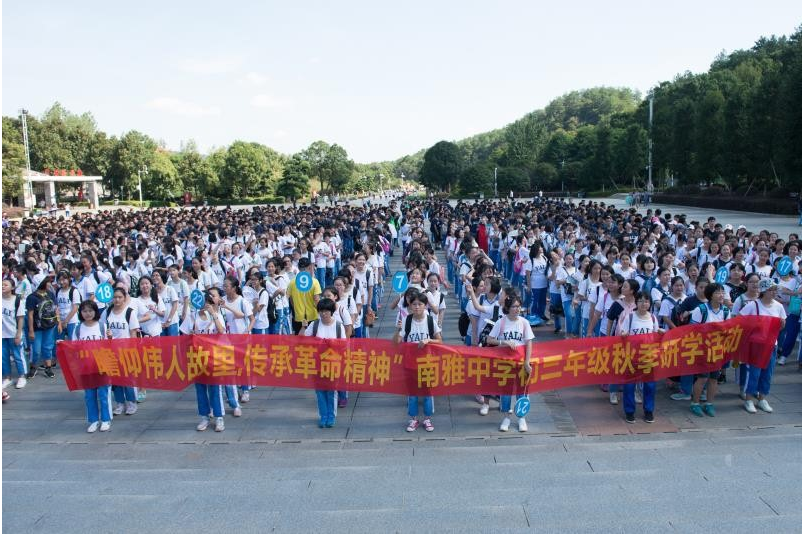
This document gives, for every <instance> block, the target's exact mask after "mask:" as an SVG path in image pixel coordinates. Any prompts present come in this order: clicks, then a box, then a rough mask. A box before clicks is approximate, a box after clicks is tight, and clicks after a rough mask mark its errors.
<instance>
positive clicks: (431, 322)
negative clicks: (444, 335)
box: [402, 313, 435, 343]
mask: <svg viewBox="0 0 803 534" xmlns="http://www.w3.org/2000/svg"><path fill="white" fill-rule="evenodd" d="M412 329H413V316H412V315H408V316H407V318H406V319H405V320H404V339H402V341H404V342H405V343H406V342H407V338H408V337H410V330H412ZM427 330H428V331H429V339H434V338H435V319H433V318H432V315H430V314H429V313H428V314H427Z"/></svg>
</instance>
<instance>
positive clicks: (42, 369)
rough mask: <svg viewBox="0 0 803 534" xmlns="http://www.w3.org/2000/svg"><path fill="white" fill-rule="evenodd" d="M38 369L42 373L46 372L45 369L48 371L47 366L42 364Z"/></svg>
mask: <svg viewBox="0 0 803 534" xmlns="http://www.w3.org/2000/svg"><path fill="white" fill-rule="evenodd" d="M37 369H39V370H40V371H44V370H45V369H47V365H45V364H43V363H41V364H39V367H37Z"/></svg>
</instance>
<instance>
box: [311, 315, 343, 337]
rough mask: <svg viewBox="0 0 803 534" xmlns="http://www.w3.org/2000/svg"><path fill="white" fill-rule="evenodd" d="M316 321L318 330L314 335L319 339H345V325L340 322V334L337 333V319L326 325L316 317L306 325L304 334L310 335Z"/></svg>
mask: <svg viewBox="0 0 803 534" xmlns="http://www.w3.org/2000/svg"><path fill="white" fill-rule="evenodd" d="M316 322H317V323H318V332H317V334H316V336H315V337H317V338H320V339H345V338H346V327H345V326H343V325H342V324H341V325H340V336H338V335H337V323H338V321H337V319H335V320H334V321H332V324H330V325H327V324H324V322H323V321H321V320H320V319H316V320H314V321H312V322H310V324H308V325H307V329H306V330H304V335H305V336H309V337H312V332H313V330H314V329H315V323H316Z"/></svg>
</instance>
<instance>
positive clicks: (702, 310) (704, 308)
mask: <svg viewBox="0 0 803 534" xmlns="http://www.w3.org/2000/svg"><path fill="white" fill-rule="evenodd" d="M754 302H756V312H758V301H754ZM698 308H699V309H700V314H701V315H702V320H701V321H700V324H705V323H706V321H708V303H705V304H700V305H699V306H698ZM730 313H731V311H730V309H728V307H727V306H725V305H722V320H723V321H724V320H727V319H728V315H730Z"/></svg>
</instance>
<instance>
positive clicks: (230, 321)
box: [223, 295, 254, 334]
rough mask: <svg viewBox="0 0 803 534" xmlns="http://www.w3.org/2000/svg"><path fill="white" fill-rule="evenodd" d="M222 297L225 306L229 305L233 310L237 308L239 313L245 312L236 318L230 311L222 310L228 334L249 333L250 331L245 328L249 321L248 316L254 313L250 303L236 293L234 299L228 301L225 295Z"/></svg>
mask: <svg viewBox="0 0 803 534" xmlns="http://www.w3.org/2000/svg"><path fill="white" fill-rule="evenodd" d="M224 299H225V300H226V305H227V306H231V307H232V308H234V309H235V310H239V311H240V312H241V313H244V314H245V316H244V317H241V318H239V319H237V318H235V317H234V313H232V312H231V311H229V310H223V311H224V313H225V316H226V329H227V330H228V331H229V334H250V332H247V331H246V330H247V328H248V325H249V324H250V322H251V320H250V319H249V318H250V317H251V316H252V315H253V314H254V309H253V308H252V307H251V303H250V302H248V301H247V300H246V299H244V298H243V297H241V296H240V295H237V298H236V299H234V301H229V299H227V298H225V297H224Z"/></svg>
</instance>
